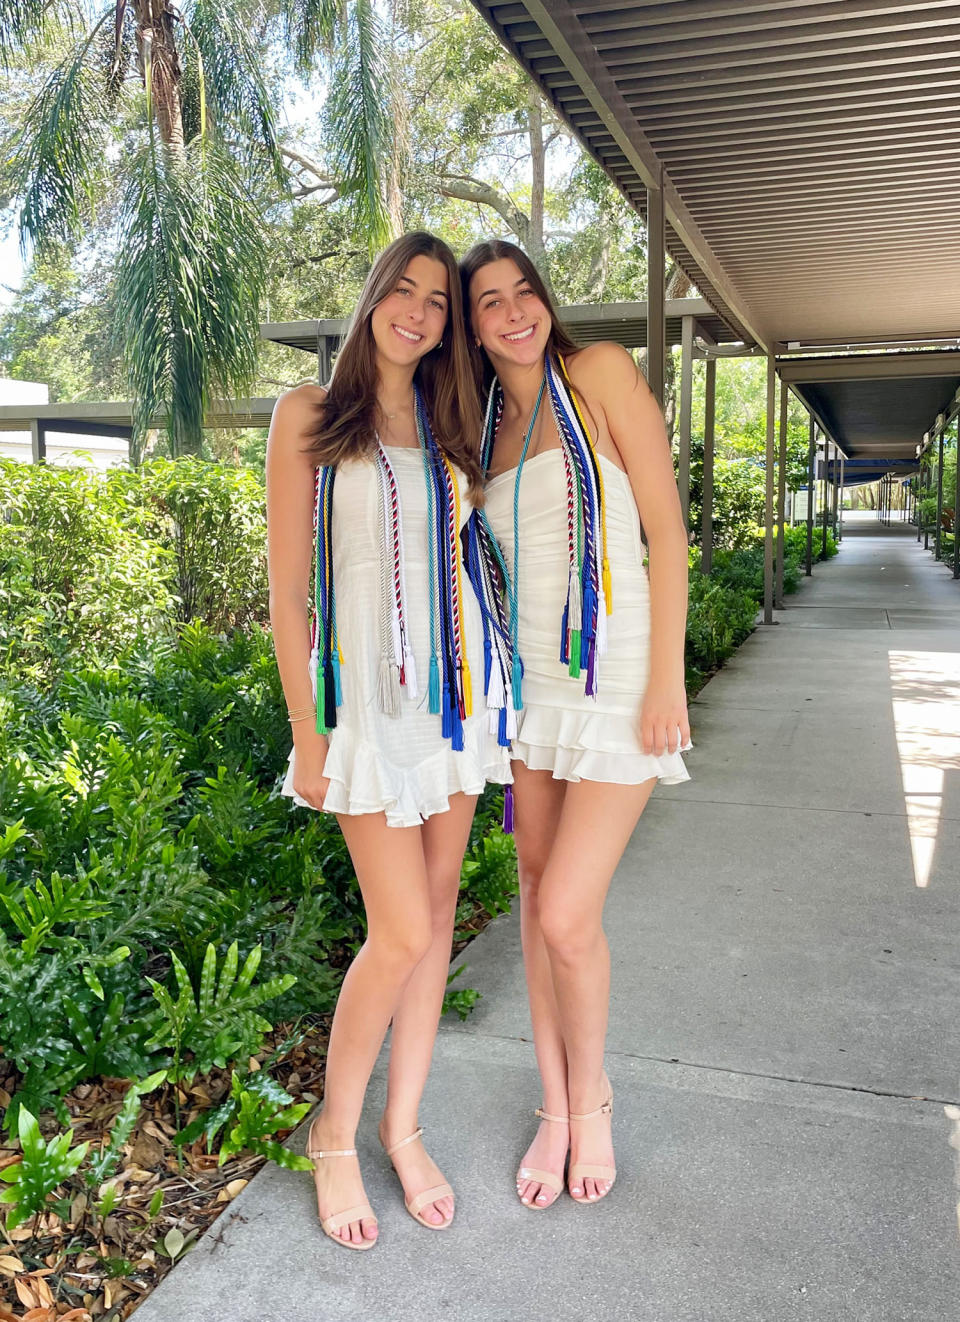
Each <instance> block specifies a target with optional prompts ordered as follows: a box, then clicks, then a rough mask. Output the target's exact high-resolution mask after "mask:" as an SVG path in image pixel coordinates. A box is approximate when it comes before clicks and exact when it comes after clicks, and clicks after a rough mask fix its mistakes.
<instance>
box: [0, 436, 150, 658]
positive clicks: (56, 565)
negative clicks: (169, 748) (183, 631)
mask: <svg viewBox="0 0 960 1322" xmlns="http://www.w3.org/2000/svg"><path fill="white" fill-rule="evenodd" d="M0 481H2V483H3V489H4V495H3V510H4V516H5V517H4V518H2V519H0V675H3V674H10V675H16V676H17V677H19V678H21V679H30V680H33V681H37V682H49V681H50V680H52V679H53V677H54V676H55V674H56V672H57V670H58V668H59V667H61V666H62V665H63V664H65V662H66V661H67V659H68V658H69V659H70V660H71V661H72V662H74V663H75V662H76V660H77V659H78V658H83V659H84V660H87V659H89V660H94V659H95V658H97V657H99V656H102V657H110V656H113V655H114V654H115V653H116V652H118V651H119V650H121V649H122V648H123V647H125V646H127V645H129V644H130V643H132V642H133V641H134V640H136V639H138V638H141V637H143V636H145V635H149V634H151V633H153V632H155V631H157V630H163V629H165V628H167V627H168V626H169V620H170V611H171V606H172V598H171V592H170V588H169V585H168V584H169V577H170V553H169V552H168V551H167V550H166V549H165V548H164V547H162V546H160V545H158V544H157V543H156V542H155V541H154V540H152V539H151V538H150V537H149V536H148V535H147V532H146V529H145V527H144V520H143V516H142V513H141V511H140V510H139V509H138V508H137V505H136V503H135V501H133V500H132V499H131V494H130V481H129V478H128V476H127V475H126V474H121V473H113V474H110V475H107V476H100V475H96V474H93V473H90V472H87V471H85V470H83V469H76V468H55V467H51V466H49V465H46V464H41V465H29V464H18V463H15V462H13V461H12V460H4V459H0Z"/></svg>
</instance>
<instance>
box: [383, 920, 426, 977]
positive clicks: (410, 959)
mask: <svg viewBox="0 0 960 1322" xmlns="http://www.w3.org/2000/svg"><path fill="white" fill-rule="evenodd" d="M432 940H433V931H432V927H431V923H430V919H429V915H427V914H424V915H423V917H422V918H420V919H417V920H410V921H408V922H405V923H403V924H402V925H400V926H397V927H395V928H391V929H390V930H384V931H376V932H374V931H370V932H369V933H368V934H367V941H368V943H369V945H370V948H371V953H372V954H373V955H374V956H375V958H376V960H377V963H378V964H379V966H380V967H381V968H383V969H388V970H391V971H392V972H394V973H396V974H397V975H398V976H404V975H406V974H409V973H410V972H412V971H413V969H415V968H416V966H417V965H418V964H419V963H420V961H421V960H422V959H423V957H424V955H425V954H426V953H427V951H428V950H429V949H430V944H431V942H432Z"/></svg>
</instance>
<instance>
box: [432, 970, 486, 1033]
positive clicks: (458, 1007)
mask: <svg viewBox="0 0 960 1322" xmlns="http://www.w3.org/2000/svg"><path fill="white" fill-rule="evenodd" d="M466 967H467V966H466V964H460V965H459V966H458V967H457V968H455V969H454V970H453V972H452V973H451V974H450V975H449V977H448V978H447V987H448V989H449V987H450V984H451V982H453V980H454V978H459V976H460V974H461V973H462V972H463V970H464V969H465V968H466ZM482 996H483V993H482V992H478V991H477V989H476V987H455V988H454V989H453V990H452V991H450V990H447V991H446V992H444V995H443V1010H442V1011H441V1013H442V1014H452V1013H455V1014H456V1015H457V1018H458V1019H460V1021H461V1022H463V1020H464V1019H466V1018H468V1016H469V1014H470V1011H471V1010H472V1009H473V1007H474V1006H475V1005H476V1003H477V1001H479V1000H480V999H481V998H482Z"/></svg>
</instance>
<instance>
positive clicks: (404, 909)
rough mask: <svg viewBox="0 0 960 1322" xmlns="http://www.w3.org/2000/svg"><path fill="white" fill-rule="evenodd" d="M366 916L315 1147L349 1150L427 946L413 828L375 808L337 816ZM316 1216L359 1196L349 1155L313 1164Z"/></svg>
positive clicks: (419, 849)
mask: <svg viewBox="0 0 960 1322" xmlns="http://www.w3.org/2000/svg"><path fill="white" fill-rule="evenodd" d="M338 821H339V823H340V829H341V830H342V832H343V836H344V839H345V840H346V842H347V847H348V849H349V850H350V857H351V860H352V861H353V866H354V870H355V872H356V874H357V881H358V882H359V884H360V890H361V892H362V894H363V903H364V907H365V909H366V915H367V939H366V941H365V942H364V943H363V946H362V947H361V948H360V950H359V951H358V952H357V955H356V958H355V959H354V961H353V963H352V964H351V965H350V968H349V969H348V970H347V975H346V977H345V978H344V980H343V986H342V987H341V989H340V998H339V1000H338V1001H337V1008H336V1012H335V1013H334V1016H333V1026H332V1028H331V1030H330V1044H329V1047H328V1049H327V1067H326V1081H325V1086H324V1103H323V1110H322V1112H321V1113H320V1115H319V1116H318V1117H317V1119H316V1120H315V1121H314V1124H313V1141H314V1144H315V1146H316V1147H319V1148H324V1149H332V1150H339V1149H342V1148H352V1147H353V1145H354V1139H355V1136H356V1130H357V1124H358V1122H359V1119H360V1112H361V1109H362V1107H363V1098H364V1093H365V1092H366V1088H367V1083H368V1082H369V1079H370V1074H371V1071H372V1070H373V1066H374V1063H375V1061H376V1059H377V1054H378V1052H379V1050H380V1047H381V1045H382V1043H383V1039H384V1036H385V1034H386V1031H387V1025H388V1024H389V1022H390V1018H391V1015H392V1014H393V1013H394V1010H395V1008H396V1005H397V1002H398V1001H399V999H400V995H401V993H402V991H403V988H404V986H405V985H406V983H407V981H408V979H409V978H410V976H411V974H412V973H413V971H414V969H415V968H416V967H417V965H418V964H419V963H420V961H421V959H422V958H423V956H424V954H425V952H426V951H427V949H428V948H429V946H430V940H431V920H430V900H429V892H428V886H427V872H426V862H425V859H424V853H423V843H422V840H421V835H420V828H419V827H389V826H387V822H386V817H385V816H384V814H383V813H369V814H365V815H363V816H359V817H347V816H338ZM315 1182H316V1187H317V1200H318V1207H319V1211H320V1215H321V1217H326V1216H330V1215H332V1214H333V1213H334V1212H336V1211H338V1210H340V1209H342V1208H346V1207H353V1206H355V1205H356V1204H358V1203H361V1202H363V1201H364V1200H365V1197H366V1195H365V1194H364V1190H363V1181H362V1180H361V1178H360V1169H359V1165H358V1163H357V1160H356V1158H348V1157H340V1158H338V1159H337V1160H336V1161H329V1162H326V1161H320V1162H318V1163H317V1167H316V1170H315ZM376 1233H377V1232H376V1223H375V1222H373V1221H369V1220H364V1221H362V1222H352V1223H351V1224H350V1225H349V1226H345V1227H344V1228H343V1229H342V1230H341V1231H340V1235H341V1236H342V1238H343V1239H351V1238H352V1239H353V1240H354V1241H355V1242H359V1241H360V1240H361V1239H362V1238H366V1239H375V1238H376Z"/></svg>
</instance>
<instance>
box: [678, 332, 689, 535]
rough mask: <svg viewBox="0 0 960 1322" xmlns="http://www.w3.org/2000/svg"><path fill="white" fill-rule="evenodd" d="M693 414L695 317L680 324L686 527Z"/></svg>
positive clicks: (682, 496)
mask: <svg viewBox="0 0 960 1322" xmlns="http://www.w3.org/2000/svg"><path fill="white" fill-rule="evenodd" d="M692 412H693V317H690V316H687V317H682V318H681V322H680V419H679V421H680V443H679V447H678V450H677V486H678V487H679V488H680V507H681V509H682V510H683V522H684V525H685V526H686V527H687V528H689V526H690V423H691V414H692Z"/></svg>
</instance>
